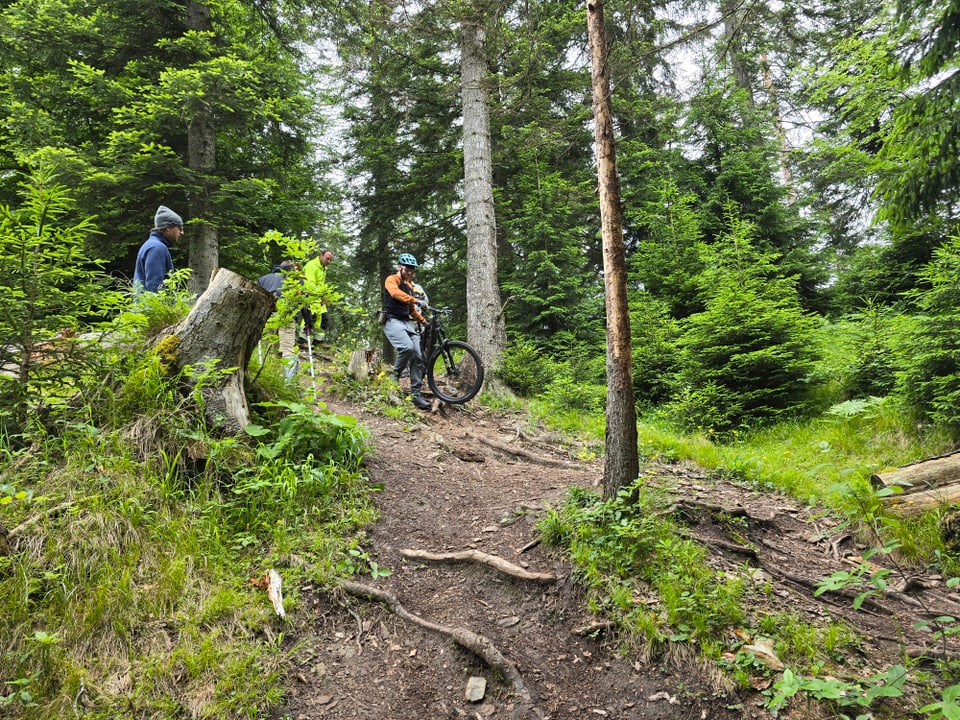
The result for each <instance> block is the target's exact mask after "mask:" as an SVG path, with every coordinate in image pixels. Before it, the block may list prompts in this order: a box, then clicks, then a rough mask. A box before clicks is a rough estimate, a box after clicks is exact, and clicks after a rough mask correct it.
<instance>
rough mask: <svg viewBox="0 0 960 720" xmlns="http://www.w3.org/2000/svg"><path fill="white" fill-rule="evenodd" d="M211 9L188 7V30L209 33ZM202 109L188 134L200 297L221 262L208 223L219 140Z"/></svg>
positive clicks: (192, 248) (194, 286)
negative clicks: (195, 180) (196, 183)
mask: <svg viewBox="0 0 960 720" xmlns="http://www.w3.org/2000/svg"><path fill="white" fill-rule="evenodd" d="M211 27H212V25H211V23H210V8H209V7H208V6H207V5H205V4H203V3H199V2H188V3H187V28H188V29H190V30H195V31H198V32H209V31H210V29H211ZM199 102H200V108H199V110H197V111H196V112H195V114H194V115H193V117H192V119H191V120H190V126H189V128H188V130H187V167H189V168H190V170H191V172H192V173H193V174H194V176H195V177H197V178H198V180H199V186H198V187H196V188H195V189H194V191H193V192H192V193H191V194H190V198H189V200H188V202H189V208H188V209H189V215H190V220H191V221H192V222H191V223H190V226H189V228H188V232H187V241H188V246H189V258H188V261H187V262H188V264H189V266H190V270H191V271H192V274H191V277H190V290H192V291H193V292H195V293H197V294H200V293H202V292H203V291H204V290H206V289H207V285H209V283H210V276H211V275H212V274H213V270H214V269H215V268H216V267H217V265H218V264H219V262H220V258H219V245H220V241H219V234H218V232H217V228H216V226H215V225H213V224H212V223H210V222H208V220H207V219H208V218H209V217H210V206H209V197H210V190H211V188H209V187H208V180H207V178H209V176H210V173H211V172H212V171H213V170H214V168H215V167H216V162H217V139H216V125H215V124H214V120H213V110H212V109H211V108H210V106H209V105H208V104H207V103H206V101H203V100H200V101H199Z"/></svg>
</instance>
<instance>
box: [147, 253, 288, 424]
mask: <svg viewBox="0 0 960 720" xmlns="http://www.w3.org/2000/svg"><path fill="white" fill-rule="evenodd" d="M275 305H276V301H275V299H274V297H273V296H272V295H271V294H270V293H268V292H266V291H265V290H264V289H263V288H261V287H259V286H258V285H257V284H256V283H254V282H251V281H250V280H248V279H247V278H245V277H242V276H241V275H238V274H237V273H235V272H232V271H230V270H226V269H224V268H219V269H218V270H217V271H215V272H214V274H213V277H212V278H211V279H210V284H209V285H208V286H207V289H206V290H205V291H204V292H203V294H202V295H201V296H200V297H199V298H197V302H196V303H195V304H194V306H193V309H192V310H191V311H190V313H189V314H188V315H187V317H185V318H184V319H183V320H182V321H181V322H180V324H178V325H177V326H175V327H174V328H173V330H172V331H171V332H170V333H168V334H167V335H166V336H165V337H164V338H162V339H161V340H160V341H158V342H157V344H156V345H155V346H154V350H155V351H157V352H162V353H163V354H164V356H165V357H166V358H168V359H169V360H170V361H171V364H172V367H173V368H174V369H175V370H177V371H183V370H184V369H185V368H187V367H192V368H195V369H199V368H202V367H211V366H212V368H213V372H212V373H211V374H207V373H202V375H203V377H202V379H200V395H201V397H202V399H203V413H204V418H205V419H206V421H207V422H208V423H209V424H210V425H211V426H212V427H213V426H215V427H218V428H219V429H220V430H221V431H222V432H224V433H228V434H237V433H239V432H241V431H242V430H243V428H244V427H246V426H247V425H248V424H249V422H250V411H249V408H248V407H247V399H246V394H245V392H244V378H245V377H246V372H247V365H248V363H249V362H250V357H251V355H252V354H253V351H254V349H255V348H256V347H257V342H258V341H259V339H260V335H261V333H262V332H263V328H264V325H266V322H267V319H268V318H269V317H270V315H271V313H273V311H274V308H275ZM184 379H185V380H186V381H187V382H188V383H192V384H193V385H196V384H197V380H198V378H196V376H191V375H190V374H189V373H185V374H184Z"/></svg>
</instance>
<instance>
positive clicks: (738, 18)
mask: <svg viewBox="0 0 960 720" xmlns="http://www.w3.org/2000/svg"><path fill="white" fill-rule="evenodd" d="M720 13H721V14H722V15H723V18H724V20H723V39H722V42H723V43H724V44H725V45H726V48H725V50H724V54H725V55H726V56H727V60H728V61H729V62H730V70H731V72H732V73H733V81H734V82H735V83H736V84H737V87H739V88H741V89H742V90H745V91H746V92H747V95H748V96H749V98H750V104H751V105H754V104H756V100H755V98H754V95H753V77H752V75H751V73H750V68H749V65H748V64H747V61H746V58H745V56H744V52H743V43H742V42H741V40H740V36H741V34H742V33H743V32H744V29H743V26H744V21H743V11H742V10H741V9H740V7H739V3H736V2H734V0H721V1H720Z"/></svg>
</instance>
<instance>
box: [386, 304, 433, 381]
mask: <svg viewBox="0 0 960 720" xmlns="http://www.w3.org/2000/svg"><path fill="white" fill-rule="evenodd" d="M383 334H384V335H386V336H387V340H389V341H390V344H391V345H393V347H394V349H395V350H396V351H397V361H396V362H395V363H394V364H393V376H394V377H395V378H398V379H399V377H400V373H402V372H403V370H404V368H406V367H407V366H409V367H410V392H412V393H413V394H414V395H419V394H420V386H421V385H423V372H424V365H423V353H422V352H421V351H420V334H419V333H418V332H417V326H416V323H414V322H413V321H412V320H411V321H408V322H404V321H403V320H397V319H395V318H390V319H388V320H387V322H386V323H384V325H383Z"/></svg>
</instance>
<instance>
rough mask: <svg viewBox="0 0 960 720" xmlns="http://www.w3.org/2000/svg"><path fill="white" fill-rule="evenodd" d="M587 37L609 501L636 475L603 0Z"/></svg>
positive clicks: (591, 2) (597, 2)
mask: <svg viewBox="0 0 960 720" xmlns="http://www.w3.org/2000/svg"><path fill="white" fill-rule="evenodd" d="M587 35H588V37H589V40H590V74H591V78H592V84H593V119H594V134H595V141H596V153H597V180H598V187H599V191H600V227H601V234H602V239H603V275H604V291H605V299H606V307H607V416H606V419H607V429H606V460H605V462H604V467H603V494H604V496H605V497H608V498H609V497H613V496H614V495H616V493H617V490H619V489H620V488H621V487H623V486H625V485H628V484H630V483H632V482H633V481H634V480H636V479H637V475H638V474H639V473H640V458H639V454H638V451H637V409H636V406H635V405H634V395H633V353H632V348H631V344H630V308H629V306H628V304H627V261H626V250H625V248H624V244H623V213H622V211H621V208H620V182H619V180H618V178H617V154H616V147H615V143H614V139H613V115H612V113H611V109H610V66H609V64H608V63H607V40H606V31H605V29H604V25H603V0H587Z"/></svg>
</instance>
